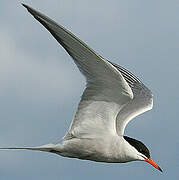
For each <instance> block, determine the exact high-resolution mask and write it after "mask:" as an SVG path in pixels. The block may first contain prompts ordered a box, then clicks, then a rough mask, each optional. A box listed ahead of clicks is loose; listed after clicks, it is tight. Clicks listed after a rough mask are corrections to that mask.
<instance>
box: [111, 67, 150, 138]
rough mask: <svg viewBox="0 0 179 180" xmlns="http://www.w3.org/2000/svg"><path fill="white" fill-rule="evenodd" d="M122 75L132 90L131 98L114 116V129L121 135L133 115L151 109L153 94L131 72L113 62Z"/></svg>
mask: <svg viewBox="0 0 179 180" xmlns="http://www.w3.org/2000/svg"><path fill="white" fill-rule="evenodd" d="M113 65H114V66H115V67H116V68H117V69H118V70H119V71H120V72H121V74H122V75H123V77H124V78H125V80H126V81H127V83H128V84H129V86H130V87H131V89H132V91H133V95H134V97H133V99H131V100H130V101H129V102H128V103H127V104H126V105H125V106H123V108H122V109H121V110H120V111H119V113H118V115H117V118H116V131H117V133H118V135H123V134H124V130H125V127H126V125H127V124H128V122H129V121H130V120H132V119H133V118H134V117H136V116H138V115H140V114H142V113H144V112H146V111H148V110H150V109H152V107H153V95H152V92H151V91H150V90H149V89H148V88H147V87H146V86H145V85H144V84H143V83H142V82H141V81H140V80H139V79H138V78H137V77H136V76H134V75H133V74H132V73H131V72H129V71H128V70H126V69H125V68H123V67H121V66H118V65H116V64H113Z"/></svg>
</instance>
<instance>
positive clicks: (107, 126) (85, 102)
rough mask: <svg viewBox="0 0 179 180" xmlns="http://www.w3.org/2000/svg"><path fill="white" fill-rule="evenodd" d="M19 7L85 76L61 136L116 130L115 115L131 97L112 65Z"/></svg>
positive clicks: (57, 27)
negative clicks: (79, 96)
mask: <svg viewBox="0 0 179 180" xmlns="http://www.w3.org/2000/svg"><path fill="white" fill-rule="evenodd" d="M23 6H25V7H26V8H27V10H28V11H29V12H30V13H31V14H32V15H33V16H34V17H35V19H37V20H38V21H39V22H40V23H41V24H42V25H43V26H44V27H45V28H46V29H47V30H48V31H49V32H50V33H51V34H52V36H53V37H54V38H55V39H56V40H57V41H58V42H59V43H60V44H61V45H62V46H63V48H64V49H65V50H66V51H67V52H68V54H69V55H70V56H71V57H72V58H73V60H74V62H75V63H76V65H77V66H78V68H79V70H80V71H81V72H82V73H83V75H84V76H85V77H86V79H87V85H86V89H85V91H84V93H83V96H82V99H81V101H80V104H79V106H78V110H77V112H76V114H75V117H74V120H73V121H72V124H71V126H70V129H69V132H68V133H67V135H66V136H65V138H70V136H78V137H86V136H88V137H89V136H93V135H97V134H98V135H100V134H102V133H106V132H107V131H108V132H111V133H114V132H116V127H115V121H116V116H117V114H118V112H119V110H120V109H121V108H122V107H123V106H124V105H125V104H126V103H127V102H128V101H130V100H131V99H132V98H133V93H132V90H131V88H130V86H129V85H128V83H127V82H126V80H125V79H124V77H123V76H122V75H121V73H120V72H119V71H118V70H117V68H116V67H115V66H113V65H112V64H111V63H110V62H108V61H107V60H105V59H104V58H102V57H101V56H100V55H98V54H97V53H96V52H94V51H93V50H92V49H90V48H89V47H88V46H87V45H86V44H85V43H83V42H82V41H81V40H80V39H78V38H77V37H75V36H74V35H73V34H72V33H71V32H69V31H68V30H66V29H65V28H64V27H62V26H61V25H58V24H57V23H56V22H54V21H53V20H51V19H50V18H48V17H47V16H45V15H43V14H41V13H40V12H38V11H36V10H34V9H32V8H30V7H29V6H27V5H24V4H23Z"/></svg>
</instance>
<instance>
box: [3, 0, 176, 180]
mask: <svg viewBox="0 0 179 180" xmlns="http://www.w3.org/2000/svg"><path fill="white" fill-rule="evenodd" d="M21 2H22V1H19V0H13V1H8V0H1V1H0V146H15V145H17V146H31V145H34V146H36V145H42V144H46V143H50V142H53V141H57V140H59V139H60V138H61V137H63V135H64V133H65V132H66V130H67V129H68V127H69V125H70V122H71V119H72V118H73V115H74V113H75V111H76V108H77V105H78V102H79V101H80V96H81V94H82V92H83V89H84V87H85V81H84V78H83V76H82V75H81V74H80V73H79V71H78V69H77V67H76V66H75V64H74V63H73V61H72V60H71V58H70V57H69V56H68V54H67V53H66V52H65V51H64V49H63V48H62V47H61V46H60V45H59V44H58V43H57V42H56V41H55V40H54V39H53V37H52V36H51V35H50V34H49V33H48V32H47V30H46V29H45V28H44V27H42V25H40V24H39V23H38V22H37V21H36V20H35V19H34V18H33V17H32V16H31V15H30V14H29V13H28V12H27V11H26V9H25V8H24V7H22V6H21V4H20V3H21ZM23 3H26V4H28V5H30V6H31V7H33V8H35V9H38V10H40V11H41V12H43V13H44V14H46V15H48V16H49V17H51V18H52V19H54V20H56V21H57V22H58V23H59V24H61V25H63V26H65V27H66V28H67V29H69V30H70V31H72V32H73V33H74V34H75V35H77V36H78V37H79V38H80V39H82V40H83V41H85V42H86V43H87V44H88V45H89V46H90V47H92V48H93V49H94V50H96V51H97V52H98V53H99V54H101V55H102V56H104V57H105V58H107V59H109V60H110V61H112V62H115V63H117V64H120V65H122V66H124V67H126V68H127V69H129V70H130V71H131V72H133V73H134V74H136V75H137V76H138V77H139V78H140V79H141V80H142V81H143V82H144V84H145V85H146V86H148V87H149V88H150V89H151V90H152V92H153V94H154V108H153V110H151V111H150V112H147V113H145V114H143V115H141V116H139V117H137V118H136V119H135V121H132V122H131V123H130V124H129V125H128V126H127V129H126V132H125V133H126V134H127V135H128V136H131V137H134V138H136V139H138V140H141V141H142V142H144V143H145V144H146V145H147V147H148V148H149V149H150V151H151V156H152V158H153V159H154V160H155V161H156V162H157V163H158V164H159V165H160V166H161V168H162V169H163V171H164V172H163V173H160V172H159V171H157V170H156V169H154V168H153V167H152V166H150V165H149V164H147V163H145V162H130V163H125V164H105V163H95V162H92V161H82V160H77V159H69V158H63V157H60V156H58V155H55V154H50V153H43V152H31V151H0V179H4V180H19V179H26V180H32V179H38V180H39V179H43V180H49V179H53V180H59V179H63V180H66V179H69V180H72V179H77V180H84V179H85V180H91V179H103V180H108V179H110V180H113V179H118V180H122V179H125V180H129V179H145V180H151V179H157V180H160V179H162V180H168V179H169V178H170V179H178V178H179V175H178V174H179V152H178V150H179V135H178V134H179V132H178V128H179V119H178V112H179V97H178V89H179V83H178V81H179V0H172V1H170V0H150V1H143V0H110V1H109V0H108V1H107V0H106V1H105V0H103V1H102V0H97V1H96V0H51V1H43V0H31V1H30V0H29V1H28V0H26V1H23ZM171 125H172V126H171Z"/></svg>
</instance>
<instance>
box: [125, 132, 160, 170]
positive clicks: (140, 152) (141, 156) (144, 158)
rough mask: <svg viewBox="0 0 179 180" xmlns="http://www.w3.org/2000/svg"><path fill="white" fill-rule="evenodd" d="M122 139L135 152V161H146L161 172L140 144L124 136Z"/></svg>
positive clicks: (145, 148) (147, 151) (144, 147)
mask: <svg viewBox="0 0 179 180" xmlns="http://www.w3.org/2000/svg"><path fill="white" fill-rule="evenodd" d="M124 139H125V140H126V141H127V142H128V143H129V144H130V145H131V146H133V147H134V148H135V149H136V150H137V156H136V157H137V158H136V160H141V161H146V162H148V163H149V164H151V165H152V166H154V167H155V168H156V169H158V170H159V171H161V172H162V169H161V168H160V167H159V166H158V165H157V163H156V162H155V161H153V160H152V158H151V157H150V151H149V150H148V148H147V147H146V146H145V145H144V144H143V143H142V142H140V141H138V140H136V139H133V138H130V137H128V136H124Z"/></svg>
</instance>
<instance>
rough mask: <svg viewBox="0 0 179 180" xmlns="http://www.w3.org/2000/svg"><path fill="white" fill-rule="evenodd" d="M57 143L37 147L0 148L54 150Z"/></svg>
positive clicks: (8, 148)
mask: <svg viewBox="0 0 179 180" xmlns="http://www.w3.org/2000/svg"><path fill="white" fill-rule="evenodd" d="M54 147H55V144H46V145H43V146H37V147H0V150H34V151H46V152H52V151H53V150H54Z"/></svg>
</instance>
